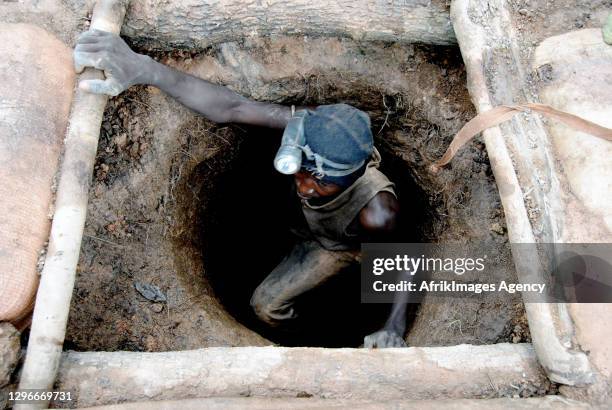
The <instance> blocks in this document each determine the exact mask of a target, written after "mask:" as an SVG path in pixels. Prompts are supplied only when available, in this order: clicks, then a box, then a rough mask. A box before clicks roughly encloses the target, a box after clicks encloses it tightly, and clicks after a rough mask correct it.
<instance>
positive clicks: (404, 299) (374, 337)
mask: <svg viewBox="0 0 612 410" xmlns="http://www.w3.org/2000/svg"><path fill="white" fill-rule="evenodd" d="M399 211H400V206H399V202H398V201H397V198H395V195H393V194H391V193H389V192H379V193H378V194H376V196H375V197H374V198H372V199H371V200H370V202H368V204H367V205H366V206H365V207H364V208H363V209H362V210H361V212H359V223H360V225H361V228H362V232H363V233H364V239H365V240H372V241H380V240H387V241H389V238H392V235H393V233H394V231H395V230H396V229H397V219H398V215H399ZM408 276H409V275H408ZM402 279H407V280H412V278H411V277H405V278H402ZM408 302H409V300H408V292H397V293H396V295H395V298H394V300H393V306H392V307H391V312H390V314H389V317H388V318H387V321H386V322H385V325H384V326H383V328H382V329H380V330H379V331H377V332H374V333H372V334H371V335H368V336H366V337H365V338H364V340H363V345H364V347H366V348H385V347H405V346H406V343H405V342H404V333H406V308H407V306H408Z"/></svg>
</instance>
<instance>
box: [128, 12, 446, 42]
mask: <svg viewBox="0 0 612 410" xmlns="http://www.w3.org/2000/svg"><path fill="white" fill-rule="evenodd" d="M122 35H123V36H125V37H129V38H131V39H132V40H133V42H134V43H136V44H138V43H142V44H145V45H147V46H153V47H159V48H161V49H169V48H175V47H178V48H196V49H197V48H204V47H208V46H210V45H213V44H217V43H225V42H231V41H239V40H242V39H244V38H245V37H255V36H273V35H300V36H302V35H307V36H335V37H349V38H353V39H356V40H363V41H372V40H374V41H393V42H400V43H426V44H438V45H454V44H456V42H457V41H456V39H455V34H454V31H453V27H452V25H451V22H450V16H449V10H448V6H447V5H446V2H445V1H444V0H391V1H383V0H337V1H333V2H326V1H321V0H318V1H312V0H290V1H281V0H265V1H261V0H257V1H253V0H249V1H242V0H221V1H200V0H181V1H165V2H155V1H146V0H133V1H132V2H131V5H130V9H129V10H128V14H127V17H126V22H125V24H124V25H123V28H122Z"/></svg>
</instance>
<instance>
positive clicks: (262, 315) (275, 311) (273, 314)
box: [251, 287, 295, 326]
mask: <svg viewBox="0 0 612 410" xmlns="http://www.w3.org/2000/svg"><path fill="white" fill-rule="evenodd" d="M251 308H253V311H254V312H255V314H256V315H257V317H258V318H259V319H260V320H261V321H263V322H265V323H267V324H269V325H270V326H278V325H279V324H280V323H281V322H282V321H284V320H287V319H292V318H293V317H294V316H295V314H294V312H293V308H291V307H289V306H287V307H280V306H278V304H277V303H276V302H275V301H274V299H273V298H271V297H270V296H269V295H267V294H266V292H265V289H262V288H261V287H258V288H257V289H255V292H253V296H251Z"/></svg>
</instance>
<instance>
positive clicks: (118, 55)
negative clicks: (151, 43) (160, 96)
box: [74, 30, 291, 128]
mask: <svg viewBox="0 0 612 410" xmlns="http://www.w3.org/2000/svg"><path fill="white" fill-rule="evenodd" d="M74 63H75V68H76V70H77V72H80V71H82V70H83V69H84V68H85V67H95V68H97V69H100V70H103V71H104V73H105V76H106V80H89V81H82V82H81V83H80V84H79V87H81V88H82V89H84V90H86V91H90V92H93V93H98V94H108V95H118V94H120V93H121V92H123V91H125V90H126V89H128V88H129V87H131V86H132V85H136V84H149V85H153V86H156V87H158V88H160V89H161V90H162V91H164V92H166V93H167V94H169V95H170V96H172V97H174V98H175V99H176V100H178V101H179V102H181V103H182V104H184V105H185V106H187V107H189V108H191V109H192V110H194V111H196V112H198V113H200V114H202V115H203V116H205V117H206V118H208V119H210V120H211V121H214V122H219V123H226V122H236V123H242V124H251V125H260V126H265V127H270V128H284V127H285V126H286V125H287V123H288V122H289V119H290V118H291V109H290V108H289V107H285V106H282V105H278V104H270V103H264V102H257V101H252V100H249V99H248V98H245V97H243V96H241V95H239V94H237V93H235V92H233V91H231V90H230V89H228V88H227V87H223V86H220V85H216V84H212V83H210V82H208V81H205V80H202V79H201V78H197V77H194V76H192V75H189V74H185V73H182V72H180V71H177V70H175V69H173V68H170V67H167V66H165V65H163V64H160V63H158V62H156V61H155V60H153V59H152V58H150V57H148V56H145V55H142V54H137V53H135V52H134V51H132V50H131V49H130V47H129V46H128V45H127V44H126V43H125V42H124V41H123V40H122V39H121V38H120V37H119V36H116V35H114V34H111V33H107V32H104V31H98V30H92V31H88V32H85V33H83V34H82V35H81V36H80V37H79V39H78V41H77V45H76V47H75V50H74Z"/></svg>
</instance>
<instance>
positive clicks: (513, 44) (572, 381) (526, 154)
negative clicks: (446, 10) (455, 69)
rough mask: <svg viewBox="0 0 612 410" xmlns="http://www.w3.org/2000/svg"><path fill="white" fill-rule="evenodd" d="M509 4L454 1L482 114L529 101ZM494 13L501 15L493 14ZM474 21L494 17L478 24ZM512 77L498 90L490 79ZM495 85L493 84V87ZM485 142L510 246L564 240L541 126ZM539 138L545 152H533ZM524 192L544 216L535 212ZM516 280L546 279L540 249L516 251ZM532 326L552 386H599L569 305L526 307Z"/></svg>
mask: <svg viewBox="0 0 612 410" xmlns="http://www.w3.org/2000/svg"><path fill="white" fill-rule="evenodd" d="M506 7H507V6H506V2H505V0H492V1H489V2H486V3H483V2H479V1H477V0H454V1H453V3H452V7H451V18H452V20H453V24H454V25H455V30H456V33H457V38H458V41H459V46H460V48H461V54H462V56H463V60H464V61H465V66H466V71H467V77H468V90H469V92H470V95H471V97H472V100H473V102H474V106H475V107H476V109H477V110H478V112H483V111H487V110H489V109H491V108H492V107H494V106H498V105H502V104H508V105H513V104H516V103H521V102H525V101H526V100H527V101H528V102H535V101H530V100H529V98H528V97H527V93H526V92H525V87H526V83H527V81H526V67H524V65H523V63H522V62H521V61H520V59H519V57H518V56H519V53H518V51H517V50H518V49H519V43H518V41H517V38H516V34H515V32H514V29H513V26H512V24H511V21H510V17H509V12H508V10H507V8H506ZM491 10H494V12H491ZM475 16H487V17H486V19H482V20H480V21H479V20H478V18H476V17H475ZM492 75H495V77H496V78H498V79H499V78H503V79H505V80H504V81H503V82H502V83H501V84H502V85H501V86H499V85H496V86H491V83H492V82H491V81H489V80H491V76H492ZM493 83H494V82H493ZM483 139H484V142H485V145H486V148H487V153H488V155H489V159H490V162H491V168H492V170H493V174H494V175H495V181H496V183H497V186H498V188H499V194H500V198H501V201H502V205H503V207H504V213H505V217H506V222H507V226H508V237H509V240H510V242H511V243H518V244H521V243H523V244H524V243H546V242H555V241H559V240H560V238H559V236H558V233H559V231H560V228H559V226H558V224H559V220H558V218H557V219H556V218H555V215H554V214H555V212H558V211H559V209H560V208H561V207H562V206H563V204H561V203H560V201H559V200H558V198H559V197H560V196H561V195H560V189H561V188H560V187H559V182H558V180H557V179H556V178H555V172H556V171H555V168H556V165H555V163H554V161H553V157H552V156H551V155H550V153H551V152H552V149H551V148H550V143H549V142H548V138H547V136H546V131H545V129H544V126H543V124H542V121H541V120H540V119H539V118H538V117H537V116H531V117H530V119H526V118H522V117H520V116H516V117H514V118H513V119H512V121H508V122H507V123H505V124H502V125H500V126H497V127H492V128H489V129H488V130H485V131H484V132H483ZM530 141H536V142H537V145H538V147H539V149H538V150H533V149H528V146H529V143H530ZM522 187H528V188H529V191H530V197H531V198H532V199H533V201H534V202H535V203H536V204H537V205H538V208H539V209H540V210H542V212H541V213H540V214H539V215H538V216H537V217H535V216H534V215H533V213H532V214H529V213H528V210H527V205H526V203H525V197H526V196H525V194H524V192H523V188H522ZM512 252H513V259H514V262H515V265H516V270H517V275H518V276H519V278H520V279H521V281H523V282H541V281H542V277H543V275H544V271H543V270H542V269H540V264H539V263H534V261H535V262H540V256H539V254H537V252H536V249H535V247H533V248H532V247H513V249H512ZM525 310H526V313H527V319H528V321H529V329H530V332H531V337H532V340H533V346H534V348H535V350H536V352H537V354H538V360H539V361H540V363H541V364H542V366H543V368H544V369H545V370H546V372H547V374H548V376H549V378H550V379H551V380H552V381H555V382H558V383H563V384H567V385H570V386H585V385H588V384H591V383H593V382H594V380H595V378H596V374H595V372H594V369H593V367H592V366H591V364H590V362H589V359H588V357H587V355H586V354H585V353H584V352H583V351H581V350H580V348H579V347H578V346H575V345H573V344H572V343H571V342H570V341H571V340H572V335H573V333H574V324H573V323H572V321H571V318H570V317H569V314H568V310H567V304H564V303H558V304H552V303H525Z"/></svg>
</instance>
